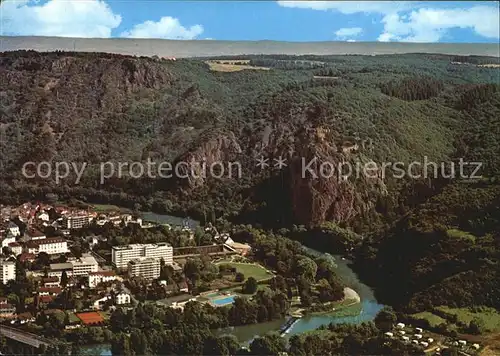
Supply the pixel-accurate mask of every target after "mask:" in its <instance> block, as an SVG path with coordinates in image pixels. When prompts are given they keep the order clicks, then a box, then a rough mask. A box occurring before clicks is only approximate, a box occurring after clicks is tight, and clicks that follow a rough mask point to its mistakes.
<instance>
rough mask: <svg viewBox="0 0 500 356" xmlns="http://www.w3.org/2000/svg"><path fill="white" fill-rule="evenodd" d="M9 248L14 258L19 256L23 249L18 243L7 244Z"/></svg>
mask: <svg viewBox="0 0 500 356" xmlns="http://www.w3.org/2000/svg"><path fill="white" fill-rule="evenodd" d="M9 248H10V250H11V251H12V253H13V254H14V255H15V256H19V255H20V254H21V253H23V247H22V246H21V244H20V243H18V242H11V243H10V244H9Z"/></svg>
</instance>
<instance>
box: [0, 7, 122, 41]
mask: <svg viewBox="0 0 500 356" xmlns="http://www.w3.org/2000/svg"><path fill="white" fill-rule="evenodd" d="M0 11H1V18H0V25H1V26H2V29H3V34H4V35H18V36H23V35H24V36H33V35H36V36H61V37H110V36H111V31H112V30H113V29H114V28H116V27H118V26H119V25H120V23H121V20H122V19H121V16H120V15H118V14H115V13H113V11H112V10H111V8H110V7H109V6H108V5H107V4H106V3H105V2H104V1H100V0H86V1H67V0H66V1H65V0H49V1H48V2H46V3H45V4H43V5H40V4H39V1H33V0H23V1H3V2H2V4H1V5H0Z"/></svg>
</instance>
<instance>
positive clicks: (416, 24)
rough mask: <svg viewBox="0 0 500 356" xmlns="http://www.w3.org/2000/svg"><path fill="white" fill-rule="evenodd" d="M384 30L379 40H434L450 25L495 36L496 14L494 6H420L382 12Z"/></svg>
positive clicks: (497, 31)
mask: <svg viewBox="0 0 500 356" xmlns="http://www.w3.org/2000/svg"><path fill="white" fill-rule="evenodd" d="M382 23H383V24H384V32H383V33H382V34H381V35H380V36H379V37H378V40H379V41H384V42H387V41H408V42H437V41H439V40H441V39H442V38H443V37H444V36H445V35H446V34H447V31H448V30H450V29H452V28H462V29H464V28H469V29H472V30H473V31H474V32H475V33H476V34H477V35H480V36H483V37H487V38H495V39H498V38H499V37H500V26H499V23H500V18H499V13H498V11H496V9H495V8H493V7H490V6H474V7H471V8H468V9H431V8H422V9H418V10H415V11H412V12H411V13H409V14H403V15H402V14H397V13H393V14H388V15H385V16H384V18H383V20H382Z"/></svg>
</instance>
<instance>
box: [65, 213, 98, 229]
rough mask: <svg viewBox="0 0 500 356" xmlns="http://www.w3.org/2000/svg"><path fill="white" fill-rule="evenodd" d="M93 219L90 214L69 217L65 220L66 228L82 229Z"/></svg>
mask: <svg viewBox="0 0 500 356" xmlns="http://www.w3.org/2000/svg"><path fill="white" fill-rule="evenodd" d="M91 220H92V218H91V217H90V216H89V215H88V214H82V215H69V216H67V217H65V218H64V227H65V228H66V229H81V228H82V227H84V226H86V225H88V224H89V223H90V221H91Z"/></svg>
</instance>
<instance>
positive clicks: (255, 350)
mask: <svg viewBox="0 0 500 356" xmlns="http://www.w3.org/2000/svg"><path fill="white" fill-rule="evenodd" d="M285 350H286V345H285V340H284V339H283V338H282V337H281V336H279V335H278V334H277V333H270V334H268V335H264V336H262V337H258V338H256V339H255V340H253V341H252V343H251V344H250V354H251V355H276V356H277V355H279V354H280V353H282V352H284V351H285Z"/></svg>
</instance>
